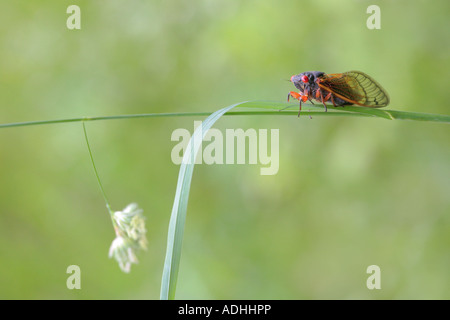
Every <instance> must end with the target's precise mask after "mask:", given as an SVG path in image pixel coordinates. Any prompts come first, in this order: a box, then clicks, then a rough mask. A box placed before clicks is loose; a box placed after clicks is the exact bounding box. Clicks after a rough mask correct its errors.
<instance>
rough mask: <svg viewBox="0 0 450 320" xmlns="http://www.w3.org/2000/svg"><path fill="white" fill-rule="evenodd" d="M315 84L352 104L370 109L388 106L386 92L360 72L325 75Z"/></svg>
mask: <svg viewBox="0 0 450 320" xmlns="http://www.w3.org/2000/svg"><path fill="white" fill-rule="evenodd" d="M317 83H318V85H319V87H321V88H322V89H324V90H326V91H328V92H331V93H333V94H335V95H336V96H337V97H339V98H341V99H343V100H345V101H347V102H349V103H352V104H356V105H360V106H364V107H371V108H381V107H385V106H387V105H388V104H389V95H388V94H387V92H386V90H384V89H383V87H382V86H380V85H379V84H378V83H377V82H376V81H375V80H374V79H372V78H371V77H369V76H368V75H367V74H365V73H363V72H361V71H349V72H344V73H335V74H326V75H324V76H323V77H321V78H320V80H319V81H318V82H317Z"/></svg>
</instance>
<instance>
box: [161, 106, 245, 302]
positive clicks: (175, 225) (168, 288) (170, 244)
mask: <svg viewBox="0 0 450 320" xmlns="http://www.w3.org/2000/svg"><path fill="white" fill-rule="evenodd" d="M244 103H245V102H241V103H237V104H233V105H231V106H228V107H226V108H223V109H220V110H218V111H216V112H214V113H213V114H211V115H210V116H209V117H208V118H206V120H205V121H203V123H202V124H201V125H200V126H199V127H197V129H196V130H195V131H194V134H193V135H192V137H191V139H190V141H189V144H188V146H187V148H186V152H185V154H184V155H183V161H182V163H181V166H180V172H179V174H178V182H177V189H176V193H175V199H174V202H173V207H172V214H171V216H170V222H169V232H168V235H167V250H166V259H165V262H164V269H163V276H162V283H161V293H160V298H161V299H163V300H167V299H174V298H175V289H176V285H177V278H178V270H179V267H180V258H181V245H182V242H183V233H184V225H185V221H186V210H187V205H188V200H189V191H190V188H191V180H192V174H193V172H194V166H195V157H196V155H197V152H198V150H199V148H200V145H201V141H202V140H203V138H204V137H205V134H206V132H207V131H208V130H209V129H210V128H211V127H212V126H213V124H214V123H215V122H216V121H217V120H219V118H220V117H221V116H222V115H224V114H225V113H226V112H227V111H229V110H231V109H233V108H234V107H237V106H238V105H242V104H244Z"/></svg>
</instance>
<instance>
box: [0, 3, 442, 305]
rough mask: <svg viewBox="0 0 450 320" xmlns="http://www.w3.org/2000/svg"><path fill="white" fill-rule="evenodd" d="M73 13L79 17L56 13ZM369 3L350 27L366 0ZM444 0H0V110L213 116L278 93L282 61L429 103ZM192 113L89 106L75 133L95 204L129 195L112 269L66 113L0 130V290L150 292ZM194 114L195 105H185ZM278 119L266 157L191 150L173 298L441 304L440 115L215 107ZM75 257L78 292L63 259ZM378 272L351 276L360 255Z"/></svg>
mask: <svg viewBox="0 0 450 320" xmlns="http://www.w3.org/2000/svg"><path fill="white" fill-rule="evenodd" d="M71 4H77V5H79V6H80V8H81V30H68V29H67V27H66V19H67V18H68V16H69V15H68V14H67V13H66V9H67V7H68V6H69V5H71ZM371 4H377V5H379V6H380V8H381V29H380V30H369V29H368V28H367V27H366V20H367V19H368V17H369V14H367V13H366V9H367V7H368V6H369V5H371ZM448 12H450V3H449V1H446V0H441V1H437V0H436V1H433V4H432V5H431V4H430V2H429V1H413V2H412V1H406V0H401V1H353V0H345V1H333V0H314V1H312V0H311V1H298V0H295V1H289V0H282V1H279V0H277V1H266V0H258V1H256V0H253V1H252V0H251V1H230V0H227V1H221V0H219V1H209V0H202V1H188V0H177V1H163V0H155V1H150V0H148V1H135V0H130V1H126V2H124V1H117V0H109V1H92V0H89V1H87V0H84V1H83V0H77V1H67V0H64V1H61V0H58V1H56V0H53V1H39V2H37V1H25V0H16V1H5V0H2V1H1V10H0V105H1V107H0V122H1V123H10V122H21V121H33V120H51V119H64V118H73V117H83V116H108V115H118V114H134V113H152V112H196V111H208V112H213V111H216V110H218V109H219V108H222V107H225V106H228V105H230V104H233V103H236V102H239V101H248V100H270V101H280V102H284V101H285V99H286V95H287V92H288V91H290V90H292V89H293V86H292V84H291V83H289V82H287V81H286V79H289V78H290V76H291V75H292V74H296V73H300V72H303V71H309V70H319V71H324V72H327V73H335V72H343V71H348V70H361V71H364V72H366V73H368V74H369V75H371V76H373V77H374V78H375V79H376V80H378V81H379V82H380V83H381V84H382V85H383V86H384V87H385V88H386V89H387V91H388V92H389V93H390V96H391V105H390V106H389V107H388V108H392V109H395V110H402V111H416V112H429V113H442V114H448V113H449V108H448V92H449V90H448V83H449V81H448V75H449V72H450V43H449V39H450V23H449V20H448ZM193 120H194V118H193V117H185V118H182V117H179V118H154V119H133V120H112V121H97V122H90V123H88V124H87V129H88V134H89V137H90V142H91V147H92V149H93V154H94V157H95V160H96V164H97V167H98V170H99V173H100V176H101V178H102V181H103V185H104V188H105V190H106V192H107V194H108V197H109V198H110V201H111V204H112V206H113V209H115V210H120V209H122V208H124V207H125V206H126V205H127V204H128V203H130V202H137V203H138V204H139V205H140V206H141V207H142V208H143V209H144V210H145V216H146V222H147V229H148V241H149V248H148V251H147V252H144V253H142V254H140V255H139V259H140V263H139V264H138V265H133V267H132V271H131V273H130V274H124V273H122V272H121V271H120V269H119V267H118V266H117V263H116V262H115V261H114V260H111V259H108V249H109V246H110V244H111V241H112V240H113V238H114V232H113V230H112V226H111V222H110V220H109V216H108V213H107V211H106V209H105V204H104V201H103V198H102V196H101V193H100V190H99V188H98V185H97V182H96V180H95V176H94V173H93V170H92V166H91V163H90V160H89V155H88V152H87V148H86V145H85V142H84V137H83V132H82V126H81V123H79V122H78V123H66V124H53V125H41V126H29V127H16V128H3V129H1V130H0V177H1V183H0V298H2V299H158V298H159V290H160V283H161V274H162V268H163V263H164V255H165V249H166V239H167V228H168V222H169V216H170V212H171V208H172V202H173V198H174V195H175V187H176V181H177V176H178V169H179V167H178V166H176V165H174V164H173V163H172V162H171V158H170V154H171V150H172V148H173V147H174V146H175V144H176V143H175V142H172V141H171V140H170V137H171V134H172V131H173V130H175V129H177V128H187V129H189V130H190V131H191V132H192V130H193ZM195 120H202V118H201V117H198V118H195ZM215 127H216V128H219V129H221V130H225V129H226V128H243V129H248V128H255V129H279V130H280V168H279V172H278V174H277V175H274V176H261V175H260V174H259V170H260V166H259V165H213V166H209V165H198V166H196V168H195V172H194V177H193V181H192V189H191V196H190V201H189V207H188V213H187V223H186V229H185V237H184V242H183V253H182V260H181V266H180V273H179V279H178V286H177V296H176V297H177V298H180V299H183V298H186V299H422V298H423V299H449V298H450V286H449V284H450V199H449V191H450V169H449V164H450V148H449V147H450V145H449V137H450V127H449V126H448V124H441V123H427V122H412V121H388V120H383V119H366V118H353V117H352V118H343V117H339V118H331V117H327V118H325V117H321V118H319V117H317V118H313V119H312V120H310V119H309V118H307V117H304V118H300V119H298V118H297V117H296V116H292V117H286V116H273V117H267V116H247V117H236V116H234V117H233V116H229V117H223V118H222V119H221V120H220V121H219V122H218V123H217V125H216V126H215ZM72 264H76V265H78V266H80V268H81V290H68V289H67V288H66V279H67V277H68V276H69V275H68V274H66V268H67V267H68V266H69V265H72ZM373 264H375V265H378V266H379V267H380V268H381V290H368V289H367V287H366V280H367V278H368V276H369V275H368V274H367V273H366V268H367V267H368V266H369V265H373Z"/></svg>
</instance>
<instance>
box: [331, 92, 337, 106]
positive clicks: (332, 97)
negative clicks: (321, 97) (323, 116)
mask: <svg viewBox="0 0 450 320" xmlns="http://www.w3.org/2000/svg"><path fill="white" fill-rule="evenodd" d="M331 102H332V103H333V106H334V107H335V108H336V107H337V105H336V102H335V101H334V96H333V95H331Z"/></svg>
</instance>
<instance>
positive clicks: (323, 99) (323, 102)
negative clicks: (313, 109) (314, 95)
mask: <svg viewBox="0 0 450 320" xmlns="http://www.w3.org/2000/svg"><path fill="white" fill-rule="evenodd" d="M317 91H319V95H320V100H321V101H322V104H323V106H324V107H325V112H327V111H328V109H327V105H326V104H325V102H326V101H328V99H330V97H331V92H330V93H329V94H327V96H326V97H325V98H324V97H323V93H322V90H321V89H318V90H317Z"/></svg>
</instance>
